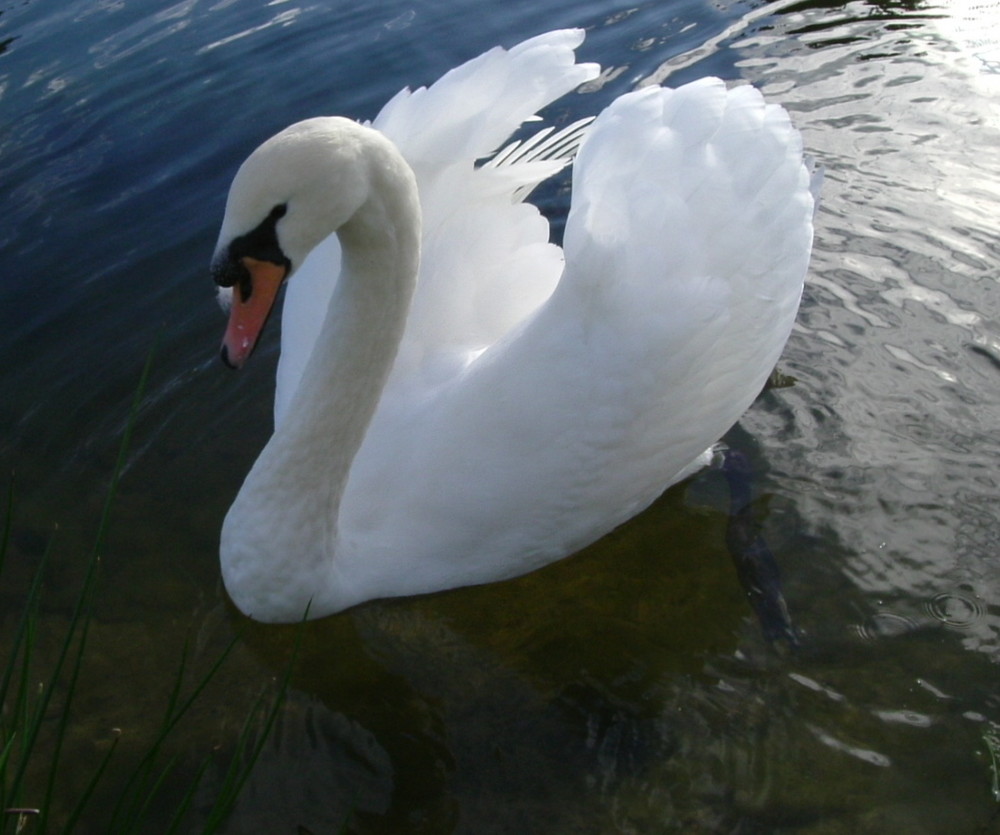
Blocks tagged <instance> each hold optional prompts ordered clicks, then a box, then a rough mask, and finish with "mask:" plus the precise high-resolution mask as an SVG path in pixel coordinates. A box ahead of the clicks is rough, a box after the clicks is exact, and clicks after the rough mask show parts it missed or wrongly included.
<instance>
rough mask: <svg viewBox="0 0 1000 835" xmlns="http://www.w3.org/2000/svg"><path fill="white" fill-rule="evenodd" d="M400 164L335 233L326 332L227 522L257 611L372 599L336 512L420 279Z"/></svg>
mask: <svg viewBox="0 0 1000 835" xmlns="http://www.w3.org/2000/svg"><path fill="white" fill-rule="evenodd" d="M396 156H397V157H398V154H397V155H396ZM395 162H397V161H396V160H392V159H390V161H389V164H384V165H381V166H379V165H375V166H373V168H375V169H376V172H375V175H374V176H373V177H372V188H371V190H370V194H369V196H368V198H367V199H366V200H365V202H364V203H363V204H362V205H361V207H360V208H359V209H358V210H357V211H356V212H355V213H354V214H353V215H352V217H351V218H350V220H348V221H347V223H345V224H343V225H342V226H341V227H340V229H338V230H336V231H337V234H338V237H339V238H340V242H341V247H342V252H343V255H342V263H341V273H340V277H339V279H338V280H337V284H336V288H335V290H334V293H333V295H332V298H331V300H330V304H329V308H328V309H327V312H326V315H325V320H324V324H323V327H322V330H321V331H320V334H319V337H318V338H317V341H316V344H315V347H314V348H313V351H312V354H311V356H310V358H309V360H308V362H307V364H306V367H305V370H304V373H303V376H302V379H301V381H300V383H299V385H298V388H297V390H296V392H295V394H294V396H293V398H292V400H291V402H290V404H289V408H288V411H287V414H286V416H285V418H284V420H283V421H282V423H281V424H280V425H279V426H278V427H277V428H276V430H275V433H274V435H272V437H271V439H270V440H269V442H268V443H267V445H266V447H265V448H264V450H263V452H262V453H261V455H260V457H259V458H258V459H257V462H256V463H255V465H254V467H253V469H252V470H251V472H250V475H249V476H248V477H247V480H246V482H245V483H244V485H243V489H242V490H241V491H240V494H239V495H238V496H237V499H236V501H235V502H234V503H233V506H232V508H231V509H230V513H229V515H228V516H227V518H226V522H225V524H224V526H223V551H224V554H226V557H225V558H224V560H223V563H224V565H223V570H224V577H225V579H226V586H227V588H228V589H229V591H230V595H231V597H232V598H233V600H234V602H235V603H236V604H237V606H239V608H240V609H241V610H242V611H244V612H245V613H246V614H248V615H250V616H252V617H258V618H259V619H260V618H263V619H267V620H273V621H286V622H287V621H295V620H298V619H300V618H301V617H302V615H303V612H304V611H305V610H306V607H307V606H308V607H309V616H310V617H320V616H322V615H324V614H329V613H331V612H334V611H338V610H340V609H343V608H346V607H348V606H351V605H353V604H355V603H358V602H360V601H361V600H362V599H364V595H363V594H361V593H360V592H359V590H357V589H351V588H350V587H348V586H347V584H346V582H345V581H344V578H343V574H342V573H341V572H340V571H339V568H338V564H337V553H338V552H339V551H340V550H341V547H342V543H341V542H340V539H339V536H338V516H339V513H340V505H341V500H342V498H343V496H344V491H345V488H346V486H347V483H348V479H349V476H350V471H351V465H352V462H353V461H354V458H355V456H356V455H357V452H358V450H359V449H360V448H361V445H362V443H363V441H364V437H365V433H366V431H367V428H368V426H369V424H370V423H371V420H372V418H373V416H374V414H375V410H376V409H377V407H378V403H379V400H380V397H381V395H382V391H383V389H384V387H385V384H386V381H387V379H388V376H389V373H390V371H391V370H392V365H393V362H394V360H395V357H396V354H397V351H398V349H399V344H400V341H401V339H402V335H403V330H404V327H405V324H406V319H407V314H408V312H409V306H410V301H411V299H412V295H413V291H414V288H415V286H416V277H417V271H418V267H419V235H420V210H419V202H418V199H417V192H416V184H415V181H414V178H413V175H412V173H411V172H410V169H409V168H408V167H407V166H406V164H405V163H404V162H403V161H402V159H401V158H399V159H398V164H392V163H395ZM290 280H291V281H294V280H295V277H294V275H293V276H292V277H291V279H290ZM262 510H264V511H265V512H264V513H263V514H262V513H261V511H262Z"/></svg>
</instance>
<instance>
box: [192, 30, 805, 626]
mask: <svg viewBox="0 0 1000 835" xmlns="http://www.w3.org/2000/svg"><path fill="white" fill-rule="evenodd" d="M582 40H583V33H582V32H581V31H576V30H570V31H560V32H551V33H549V34H545V35H541V36H539V37H536V38H533V39H531V40H528V41H525V42H524V43H521V44H520V45H518V46H516V47H514V48H513V49H510V50H509V51H508V50H503V49H499V48H496V49H493V50H491V51H489V52H487V53H485V54H484V55H481V56H480V57H479V58H476V59H474V60H472V61H470V62H468V63H466V64H464V65H462V66H460V67H458V68H457V69H454V70H452V71H450V72H449V73H447V74H446V75H445V76H444V77H442V78H441V79H440V80H439V81H438V82H437V83H436V84H434V85H433V86H431V87H430V88H421V89H418V90H416V91H413V92H411V91H409V90H403V91H402V92H400V93H399V94H398V95H397V96H395V97H394V98H393V99H392V100H391V101H390V102H389V103H388V104H387V105H386V106H385V108H384V109H383V110H382V111H381V113H380V114H379V115H378V117H377V118H376V119H375V121H374V122H373V123H372V124H371V125H370V126H366V125H360V124H357V123H355V122H352V121H349V120H346V119H341V118H335V117H331V118H316V119H310V120H307V121H304V122H300V123H298V124H295V125H292V126H291V127H289V128H287V129H285V130H283V131H281V132H280V133H278V134H277V135H276V136H274V137H273V138H271V139H269V140H268V141H267V142H265V143H264V144H263V145H261V146H260V147H259V148H257V150H255V151H254V152H253V153H252V154H251V155H250V157H249V158H248V159H247V160H246V161H245V162H244V163H243V165H242V166H241V167H240V169H239V171H238V172H237V174H236V177H235V179H234V180H233V183H232V187H231V189H230V192H229V197H228V201H227V204H226V210H225V216H224V219H223V222H222V229H221V232H220V236H219V241H218V245H217V247H216V250H215V253H214V256H213V261H212V273H213V277H214V279H215V281H216V283H217V284H218V285H219V286H220V287H221V288H222V289H221V290H220V295H221V296H222V297H223V301H224V303H225V302H228V303H229V304H230V307H231V312H230V319H229V325H228V327H227V330H226V334H225V337H224V341H223V349H222V351H223V358H224V359H225V360H226V361H227V363H228V364H230V365H232V366H236V367H238V366H240V365H242V364H243V362H244V361H245V360H246V358H247V357H248V355H249V354H250V352H251V351H252V350H253V347H254V344H255V343H256V340H257V337H258V334H259V333H260V329H261V328H262V327H263V325H264V322H265V320H266V319H267V316H268V313H269V311H270V308H271V305H272V303H273V302H274V300H275V296H276V294H277V292H278V289H279V287H280V286H281V285H282V284H283V283H284V282H285V279H289V281H288V282H287V290H286V299H285V303H284V304H285V306H284V313H283V316H282V336H281V359H280V362H279V366H278V374H277V388H276V396H275V430H274V434H273V435H272V437H271V439H270V440H269V441H268V443H267V445H266V446H265V447H264V450H263V451H262V452H261V454H260V457H259V458H258V459H257V461H256V463H255V464H254V465H253V468H252V469H251V471H250V473H249V475H248V476H247V478H246V480H245V482H244V483H243V486H242V488H241V489H240V491H239V494H238V495H237V497H236V499H235V501H234V502H233V505H232V507H231V508H230V510H229V512H228V514H227V515H226V518H225V522H224V523H223V527H222V536H221V548H220V550H221V560H222V575H223V578H224V581H225V585H226V588H227V590H228V592H229V595H230V596H231V598H232V600H233V602H234V603H235V604H236V605H237V606H238V607H239V609H240V610H241V611H243V612H244V613H245V614H247V615H249V616H250V617H252V618H255V619H257V620H261V621H269V622H283V621H296V620H299V619H301V618H302V616H303V614H304V613H305V612H306V610H307V607H308V616H309V617H311V618H315V617H321V616H324V615H328V614H331V613H333V612H337V611H339V610H342V609H345V608H347V607H349V606H352V605H354V604H357V603H360V602H362V601H365V600H369V599H373V598H379V597H389V596H396V595H409V594H417V593H422V592H430V591H435V590H439V589H444V588H451V587H456V586H462V585H469V584H475V583H484V582H489V581H494V580H501V579H504V578H508V577H513V576H516V575H519V574H523V573H526V572H528V571H531V570H533V569H535V568H538V567H539V566H542V565H545V564H546V563H549V562H551V561H553V560H556V559H559V558H561V557H564V556H566V555H568V554H571V553H573V552H574V551H577V550H578V549H580V548H582V547H583V546H584V545H587V544H588V543H590V542H592V541H594V540H595V539H597V538H598V537H600V536H601V535H603V534H604V533H606V532H607V531H609V530H611V529H612V528H614V527H615V526H616V525H619V524H620V523H622V522H624V521H625V520H627V519H628V518H630V517H631V516H633V515H634V514H636V513H638V512H639V511H640V510H642V509H643V508H645V507H646V506H647V505H649V504H650V503H651V502H652V501H653V500H654V499H655V498H657V496H659V495H660V493H662V492H663V490H664V489H665V488H667V487H668V486H670V485H671V484H673V483H675V482H676V481H678V480H680V479H681V478H683V477H685V476H686V475H688V474H690V473H692V472H693V471H694V470H696V469H697V468H698V467H699V466H701V465H702V464H704V463H705V461H706V456H705V451H706V450H707V449H708V448H709V447H710V445H711V444H712V443H713V442H715V441H716V440H717V439H718V438H719V437H720V436H721V435H722V434H723V433H724V432H725V431H726V430H727V429H728V428H729V427H730V426H731V425H732V424H733V423H735V421H736V420H737V419H738V418H739V416H740V415H741V413H742V412H743V411H744V410H745V409H746V408H747V407H748V406H749V405H750V403H751V402H752V401H753V399H754V397H755V396H756V395H757V394H758V392H759V391H760V390H761V388H762V387H763V385H764V383H765V381H766V379H767V377H768V374H769V372H770V371H771V370H772V368H773V367H774V365H775V363H776V361H777V359H778V356H779V354H780V353H781V351H782V348H783V346H784V344H785V341H786V339H787V338H788V335H789V332H790V330H791V328H792V323H793V321H794V318H795V315H796V310H797V308H798V302H799V296H800V294H801V291H802V285H803V279H804V276H805V272H806V268H807V266H808V261H809V252H810V248H811V242H812V214H813V196H812V194H811V192H810V172H809V170H808V166H807V165H806V164H805V163H804V162H803V158H802V149H801V140H800V138H799V135H798V133H797V132H796V131H795V129H794V128H793V127H792V125H791V124H790V122H789V118H788V116H787V114H786V113H785V112H784V111H783V110H782V109H781V108H780V107H778V106H775V105H766V104H765V103H764V102H763V100H762V97H761V96H760V94H759V93H758V92H757V91H755V90H754V89H753V88H751V87H747V86H742V87H737V88H735V89H731V90H727V89H726V87H725V86H724V85H723V83H722V82H720V81H718V80H717V79H704V80H701V81H698V82H695V83H692V84H687V85H685V86H683V87H680V88H678V89H676V90H670V89H665V88H660V87H647V88H645V89H641V90H637V91H635V92H631V93H628V94H626V95H623V96H621V97H620V98H619V99H617V100H616V101H615V102H614V103H612V104H611V105H610V106H609V107H608V108H607V109H606V110H604V111H603V112H602V113H601V114H600V115H599V116H598V117H597V119H596V120H595V121H594V122H593V123H592V124H591V125H589V127H588V126H586V125H584V124H582V123H581V124H578V125H575V126H573V127H572V128H571V129H570V130H569V131H566V132H564V133H561V134H559V135H557V136H555V137H554V138H553V137H552V136H549V137H546V138H545V139H542V140H540V141H537V142H528V143H525V144H524V145H522V146H520V147H518V148H517V149H515V150H513V151H510V152H505V153H502V155H500V156H498V157H497V159H496V160H494V161H493V162H489V163H485V164H483V163H482V162H481V161H482V160H484V159H486V158H488V157H489V156H490V155H492V154H494V153H495V151H496V149H497V148H499V147H500V145H501V144H502V143H504V142H506V141H507V140H508V138H509V137H510V135H511V133H512V132H513V131H514V130H516V129H517V128H518V126H520V125H521V124H522V123H523V122H525V121H526V120H529V119H531V118H533V116H534V114H535V113H536V111H538V110H539V109H540V108H542V107H544V106H545V105H547V104H548V103H550V102H551V101H554V100H555V99H556V98H558V97H560V96H562V95H564V94H566V93H568V92H570V91H571V90H573V89H575V88H576V87H577V86H579V85H580V84H581V83H583V82H585V81H588V80H590V79H593V78H595V77H596V76H597V75H598V73H599V67H597V66H596V65H594V64H577V63H575V57H574V52H573V50H574V49H575V48H576V47H577V46H579V44H580V43H581V42H582ZM582 133H585V135H584V136H583V138H582V142H581V140H580V135H581V134H582ZM577 144H579V145H580V147H579V150H578V153H577V155H576V161H575V163H574V170H573V196H572V207H571V209H570V213H569V217H568V220H567V223H566V230H565V237H564V247H563V249H561V250H560V249H559V248H558V247H556V246H555V245H553V244H550V243H549V242H548V234H549V233H548V226H547V224H546V222H545V220H544V219H543V218H542V217H541V216H540V214H539V212H538V211H537V210H536V209H535V208H534V207H533V206H531V205H530V204H527V203H525V202H523V201H522V198H523V196H524V194H525V193H526V192H528V191H530V190H531V188H532V187H534V186H535V185H536V184H538V183H539V182H540V181H542V180H543V179H545V178H546V177H548V176H550V175H551V174H553V173H554V172H556V171H558V170H559V169H560V168H562V167H563V166H564V165H566V164H567V163H568V161H569V159H570V158H571V157H572V156H573V154H574V153H575V152H576V151H577V147H576V146H577ZM477 161H479V162H478V163H477Z"/></svg>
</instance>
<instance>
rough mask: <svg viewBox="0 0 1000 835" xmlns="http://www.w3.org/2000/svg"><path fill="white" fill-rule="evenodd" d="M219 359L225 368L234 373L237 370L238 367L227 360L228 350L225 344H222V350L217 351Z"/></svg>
mask: <svg viewBox="0 0 1000 835" xmlns="http://www.w3.org/2000/svg"><path fill="white" fill-rule="evenodd" d="M219 359H221V360H222V362H223V363H224V364H225V365H226V367H227V368H232V369H233V370H234V371H235V370H236V369H237V368H239V366H238V365H237V364H236V363H235V362H233V361H232V360H231V359H229V348H228V346H227V345H226V343H225V342H223V343H222V349H221V350H220V351H219Z"/></svg>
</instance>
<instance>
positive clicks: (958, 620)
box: [926, 592, 983, 629]
mask: <svg viewBox="0 0 1000 835" xmlns="http://www.w3.org/2000/svg"><path fill="white" fill-rule="evenodd" d="M926 606H927V611H928V613H930V616H931V617H932V618H934V619H935V620H938V621H940V622H941V623H944V624H947V625H948V626H954V627H956V628H958V629H968V628H969V627H970V626H972V625H973V624H975V623H976V622H978V621H979V620H980V618H982V616H983V606H982V604H981V603H980V602H979V601H978V600H977V599H976V598H974V597H966V596H964V595H961V594H955V593H954V592H946V593H943V594H939V595H937V596H936V597H934V598H933V599H932V600H930V601H929V602H928V603H927V604H926Z"/></svg>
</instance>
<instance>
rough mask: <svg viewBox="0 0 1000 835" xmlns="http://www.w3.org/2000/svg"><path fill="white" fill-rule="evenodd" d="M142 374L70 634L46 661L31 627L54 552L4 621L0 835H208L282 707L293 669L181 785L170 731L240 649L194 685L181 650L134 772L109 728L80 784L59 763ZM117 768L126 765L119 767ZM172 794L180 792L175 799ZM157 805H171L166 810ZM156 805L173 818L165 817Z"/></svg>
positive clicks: (10, 517)
mask: <svg viewBox="0 0 1000 835" xmlns="http://www.w3.org/2000/svg"><path fill="white" fill-rule="evenodd" d="M149 371H150V361H149V360H147V363H146V366H145V368H144V370H143V373H142V377H141V379H140V382H139V386H138V388H137V390H136V393H135V396H134V398H133V401H132V406H131V409H130V413H129V418H128V421H127V424H126V428H125V431H124V434H123V437H122V440H121V444H120V447H119V452H118V458H117V461H116V463H115V466H114V469H113V473H112V478H111V484H110V486H109V488H108V492H107V495H106V498H105V500H104V504H103V509H102V512H101V516H100V520H99V523H98V527H97V533H96V537H95V540H94V544H93V547H92V549H91V552H90V555H89V559H88V561H87V565H86V572H85V575H84V578H83V581H82V583H81V585H80V589H79V592H78V593H77V595H76V597H75V601H74V602H73V605H72V610H71V613H70V615H69V620H68V624H67V625H66V626H65V627H64V629H63V630H62V631H61V632H60V633H59V634H58V636H57V637H56V646H55V649H54V651H52V650H51V649H50V648H49V644H48V642H49V640H50V639H51V636H48V635H46V634H43V633H44V632H45V630H44V628H43V624H42V619H41V618H40V610H41V604H42V597H43V593H44V592H43V581H44V578H45V574H46V564H47V562H48V557H49V555H50V552H51V548H49V549H47V550H46V552H45V554H44V555H43V557H42V559H41V561H40V563H39V565H38V567H37V569H36V570H35V573H34V576H33V579H32V580H31V582H30V586H29V588H28V589H27V592H26V594H25V596H24V599H23V605H22V608H21V610H20V612H19V613H13V616H12V618H11V620H12V624H13V629H12V636H11V637H10V638H8V639H6V640H5V645H4V647H3V651H2V655H0V835H8V833H11V834H12V835H21V833H25V835H28V833H71V832H74V831H78V828H79V827H81V825H82V823H83V821H85V820H88V821H89V819H91V818H93V819H95V820H99V821H100V831H106V832H111V833H128V832H139V831H141V832H151V831H155V832H164V833H170V832H177V831H185V832H188V831H192V826H194V827H195V828H196V830H200V831H202V832H214V831H217V830H218V829H219V828H220V826H221V825H222V824H223V823H224V821H225V820H226V818H227V816H228V815H229V813H230V812H231V811H232V809H233V807H234V805H235V802H236V799H237V797H238V796H239V793H240V791H241V789H242V787H243V785H244V783H245V782H246V779H247V777H248V776H249V774H250V771H251V770H252V768H253V765H254V762H255V761H256V759H257V757H258V756H259V754H260V751H261V748H262V747H263V744H264V742H265V740H266V739H267V736H268V733H269V732H270V730H271V727H272V725H273V724H274V721H275V719H276V717H277V715H278V713H279V710H280V708H281V706H282V703H283V701H284V696H285V693H286V691H287V687H288V681H289V677H290V674H291V669H292V663H290V664H289V666H288V670H287V672H286V673H285V675H284V678H283V680H282V681H281V682H280V686H279V688H278V691H277V694H276V695H274V696H273V697H270V698H268V697H267V696H266V695H265V694H263V693H262V694H261V695H260V696H259V697H258V698H257V700H256V702H255V703H254V704H253V705H252V707H251V709H250V711H249V714H248V715H247V717H246V721H245V722H244V724H243V726H242V730H241V732H240V733H239V735H238V737H237V739H236V741H235V743H234V744H233V745H232V746H226V754H222V753H220V752H210V753H209V754H207V755H205V756H203V757H202V759H201V761H200V764H199V765H198V766H197V767H196V768H194V769H193V771H190V770H188V769H184V773H183V774H181V773H180V771H181V770H180V769H179V768H178V766H179V761H180V756H179V755H178V754H177V753H174V749H176V747H177V746H176V745H173V746H171V745H168V743H169V742H170V741H171V740H172V738H173V735H175V734H176V729H177V728H178V724H179V723H180V722H181V720H182V719H183V718H184V717H185V715H186V714H188V713H189V712H190V711H191V709H192V707H193V706H194V705H195V704H196V703H197V701H198V699H199V696H201V694H202V693H203V692H204V690H205V688H206V687H208V686H209V684H210V683H211V682H212V680H213V679H215V678H216V676H217V674H218V673H219V671H220V670H221V669H222V668H223V666H224V665H225V663H226V660H227V658H228V657H229V656H230V654H231V652H232V650H233V649H234V647H235V646H236V645H237V643H238V641H239V638H238V637H236V638H234V639H232V640H231V641H230V642H229V645H228V646H227V647H226V648H225V649H224V650H223V652H222V653H221V654H220V655H219V656H218V657H217V658H216V660H215V661H214V663H213V664H212V665H211V666H210V668H209V669H208V671H207V672H204V673H200V674H198V675H192V673H191V672H190V670H189V668H190V666H191V664H190V652H189V650H190V642H187V643H185V645H184V649H183V651H182V653H181V657H180V659H179V663H178V666H177V671H176V673H175V675H174V678H173V682H172V685H171V686H170V687H169V693H168V695H167V697H166V704H165V706H164V710H163V717H162V719H161V720H160V722H159V724H158V726H157V728H156V730H155V732H154V733H153V734H152V736H151V737H150V741H149V742H148V743H147V744H146V746H145V748H144V750H143V751H142V752H141V753H140V754H139V756H138V762H136V759H135V756H132V757H128V758H122V757H116V753H117V752H118V749H119V742H120V741H121V739H122V734H121V732H120V731H118V730H117V729H113V728H109V729H108V734H109V736H110V740H109V741H95V744H94V745H93V746H92V748H93V757H92V759H91V762H90V763H89V764H88V766H87V767H86V770H87V773H85V774H83V775H81V774H80V773H79V768H80V766H79V764H78V763H77V762H74V764H73V765H72V766H69V765H67V762H66V760H67V757H65V756H64V754H65V750H66V747H67V745H66V743H67V739H68V737H69V731H70V729H71V728H72V726H73V724H74V722H78V721H79V720H80V719H81V714H82V713H83V711H82V709H81V708H80V707H79V706H78V705H77V699H76V696H77V695H78V689H79V682H80V680H81V674H82V673H84V672H85V668H86V665H87V653H86V650H87V644H88V635H89V633H90V627H91V624H92V623H93V604H94V600H95V591H96V589H97V586H98V583H99V573H100V572H99V569H100V565H101V559H102V553H103V551H104V546H105V542H106V539H107V533H108V529H109V522H110V518H111V509H112V506H113V503H114V498H115V494H116V492H117V489H118V484H119V480H120V477H121V474H122V472H123V469H124V462H125V460H126V452H127V450H128V448H129V443H130V439H131V435H132V431H133V428H134V426H135V423H136V416H137V413H138V410H139V405H140V403H141V401H142V397H143V393H144V391H145V387H146V382H147V380H148V377H149ZM14 493H15V491H14V484H13V479H12V481H11V484H10V486H9V488H8V491H7V496H6V501H5V507H4V512H3V527H2V533H0V582H3V581H5V580H6V577H5V574H4V567H5V564H6V563H7V558H8V554H9V550H10V543H11V533H12V530H13V524H14V513H15V496H14ZM3 625H4V626H5V628H6V624H3ZM43 641H44V643H45V647H46V649H49V651H48V652H45V653H43V652H42V651H41V647H42V645H43ZM43 656H44V660H43ZM226 757H228V762H225V758H226ZM74 759H76V758H74ZM122 759H127V762H119V760H122ZM220 759H221V760H223V762H222V763H220V762H219V760H220ZM210 766H214V768H213V769H212V771H213V779H212V786H211V789H210V791H211V796H210V797H209V798H208V800H206V799H205V796H204V793H205V791H206V790H205V786H204V783H205V782H206V780H205V779H204V778H205V777H206V775H207V773H208V771H209V767H210ZM67 771H73V772H74V773H73V774H72V779H67V777H68V775H67ZM178 782H180V783H181V784H182V786H181V789H180V793H179V794H178V790H177V788H176V784H177V783H178ZM168 783H169V784H170V790H169V791H167V786H168ZM164 795H168V799H167V800H166V801H164V800H163V796H164ZM98 798H99V800H98ZM196 799H197V801H198V804H197V805H198V809H197V814H196V815H195V814H194V812H193V810H194V804H195V801H196ZM164 802H166V803H167V804H169V809H170V813H169V814H168V815H166V816H165V815H164V812H163V803H164ZM95 807H98V808H95ZM154 810H155V811H154ZM194 818H197V821H195V820H194ZM84 828H87V829H88V830H89V829H90V827H84ZM95 831H97V830H95Z"/></svg>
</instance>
